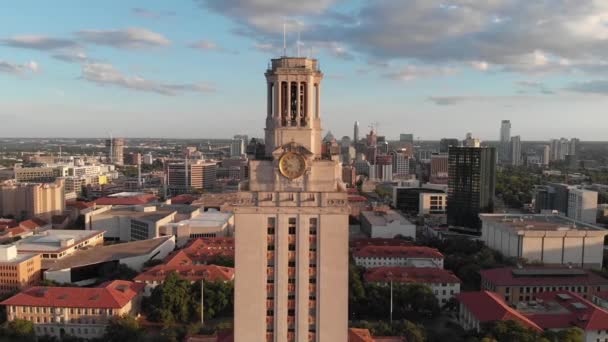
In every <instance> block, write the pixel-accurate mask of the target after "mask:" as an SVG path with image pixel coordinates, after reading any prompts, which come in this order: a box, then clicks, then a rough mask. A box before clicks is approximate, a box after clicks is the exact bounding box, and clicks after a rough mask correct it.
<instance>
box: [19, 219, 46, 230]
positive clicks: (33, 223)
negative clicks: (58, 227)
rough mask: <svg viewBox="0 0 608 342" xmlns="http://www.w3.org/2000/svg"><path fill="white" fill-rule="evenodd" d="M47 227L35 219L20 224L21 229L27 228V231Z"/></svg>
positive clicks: (41, 221) (43, 222) (44, 223)
mask: <svg viewBox="0 0 608 342" xmlns="http://www.w3.org/2000/svg"><path fill="white" fill-rule="evenodd" d="M46 225H47V223H46V222H45V221H43V220H41V219H39V218H33V219H29V220H25V221H21V222H19V227H21V228H25V229H30V230H32V229H36V228H40V227H43V226H46Z"/></svg>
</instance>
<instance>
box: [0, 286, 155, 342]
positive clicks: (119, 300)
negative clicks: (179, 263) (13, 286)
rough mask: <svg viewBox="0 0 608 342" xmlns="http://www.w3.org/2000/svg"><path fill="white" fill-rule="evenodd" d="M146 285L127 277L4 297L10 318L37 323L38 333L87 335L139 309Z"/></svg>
mask: <svg viewBox="0 0 608 342" xmlns="http://www.w3.org/2000/svg"><path fill="white" fill-rule="evenodd" d="M143 287H144V285H143V284H138V283H133V282H130V281H124V280H115V281H112V282H107V283H104V284H102V285H100V287H94V288H84V287H31V288H29V289H27V290H24V291H22V292H21V293H18V294H16V295H15V296H13V297H10V298H9V299H7V300H5V301H3V302H2V303H0V305H4V306H5V307H6V312H7V318H8V321H9V322H10V321H13V320H15V319H22V320H27V321H30V322H32V323H33V324H34V332H35V333H36V335H37V336H44V335H48V336H54V337H57V338H63V337H64V336H65V335H70V336H75V337H80V338H84V339H92V338H98V337H101V336H103V335H104V333H105V329H106V326H107V325H108V321H109V320H110V318H112V317H114V316H121V315H127V314H131V315H136V314H138V313H139V308H140V301H141V293H142V290H143Z"/></svg>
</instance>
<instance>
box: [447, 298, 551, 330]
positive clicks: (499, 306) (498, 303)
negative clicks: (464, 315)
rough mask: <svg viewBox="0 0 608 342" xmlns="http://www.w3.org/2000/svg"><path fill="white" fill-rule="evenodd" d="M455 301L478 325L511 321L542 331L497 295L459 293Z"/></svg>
mask: <svg viewBox="0 0 608 342" xmlns="http://www.w3.org/2000/svg"><path fill="white" fill-rule="evenodd" d="M456 299H458V301H459V302H460V305H464V306H465V307H466V308H467V310H469V312H470V313H471V314H472V315H473V316H474V317H475V318H476V319H477V320H478V321H479V322H480V323H485V322H495V321H508V320H511V321H517V322H519V323H520V324H522V325H524V326H526V327H529V328H531V329H534V330H536V331H539V332H540V331H543V329H542V328H541V327H540V326H538V325H537V324H536V323H534V322H532V321H531V320H530V319H528V318H527V317H525V316H524V315H522V314H521V313H519V312H517V311H516V310H515V309H513V308H512V307H510V306H509V305H508V304H507V303H506V302H505V301H504V299H502V297H501V296H500V295H499V294H497V293H494V292H489V291H475V292H461V293H459V294H458V295H456Z"/></svg>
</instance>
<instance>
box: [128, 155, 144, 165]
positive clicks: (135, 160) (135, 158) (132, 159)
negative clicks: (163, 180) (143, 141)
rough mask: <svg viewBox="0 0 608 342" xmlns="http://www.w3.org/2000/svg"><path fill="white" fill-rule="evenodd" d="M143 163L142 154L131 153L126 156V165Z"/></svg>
mask: <svg viewBox="0 0 608 342" xmlns="http://www.w3.org/2000/svg"><path fill="white" fill-rule="evenodd" d="M141 162H142V158H141V153H139V152H131V153H127V154H126V155H125V156H124V164H125V165H140V164H141Z"/></svg>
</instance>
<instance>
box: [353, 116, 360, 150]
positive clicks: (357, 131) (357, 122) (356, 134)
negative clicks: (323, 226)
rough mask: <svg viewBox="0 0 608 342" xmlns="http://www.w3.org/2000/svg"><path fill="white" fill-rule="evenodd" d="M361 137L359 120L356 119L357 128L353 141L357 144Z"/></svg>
mask: <svg viewBox="0 0 608 342" xmlns="http://www.w3.org/2000/svg"><path fill="white" fill-rule="evenodd" d="M359 140H360V137H359V121H355V128H354V131H353V142H354V143H355V145H356V144H357V143H359Z"/></svg>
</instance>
